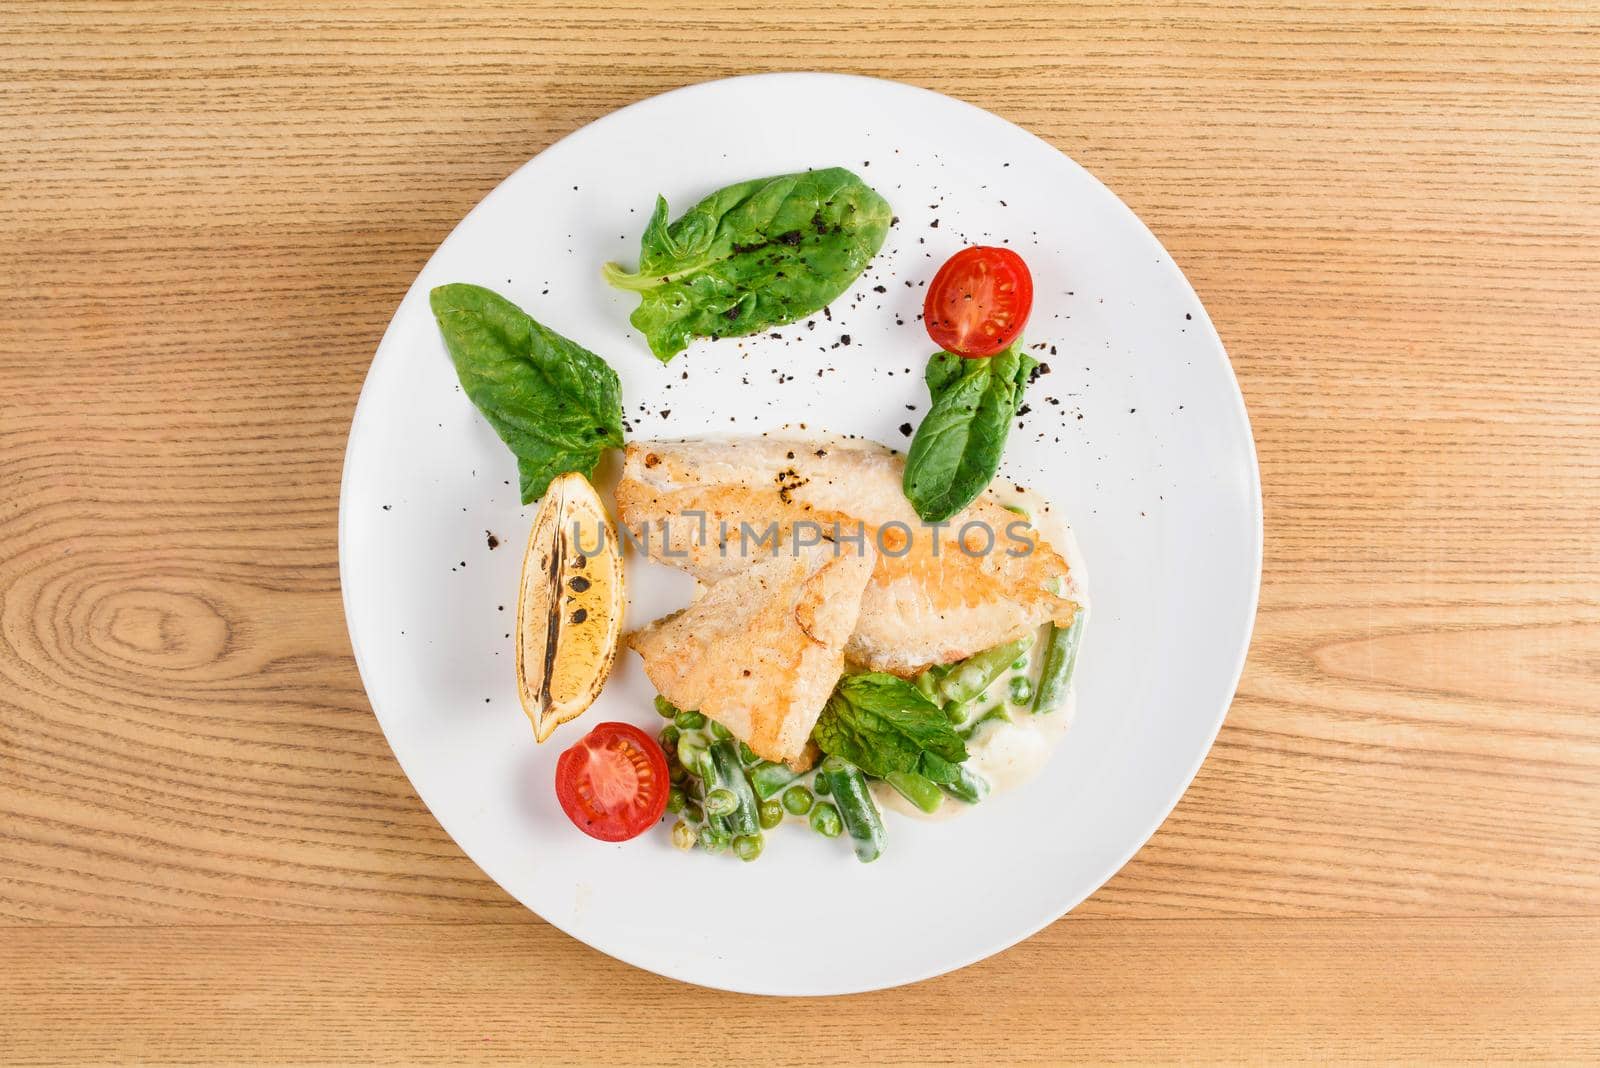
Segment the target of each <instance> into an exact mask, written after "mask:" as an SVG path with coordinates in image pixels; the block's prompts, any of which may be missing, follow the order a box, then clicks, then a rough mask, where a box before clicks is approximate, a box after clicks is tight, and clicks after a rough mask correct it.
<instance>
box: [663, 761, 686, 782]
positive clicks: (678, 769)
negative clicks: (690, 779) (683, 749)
mask: <svg viewBox="0 0 1600 1068" xmlns="http://www.w3.org/2000/svg"><path fill="white" fill-rule="evenodd" d="M688 774H689V771H688V769H687V768H685V767H684V766H683V765H682V764H680V763H678V762H677V761H676V760H674V761H672V762H671V763H669V764H668V765H667V778H669V779H671V780H672V781H673V782H682V781H683V780H684V778H685V777H687V776H688Z"/></svg>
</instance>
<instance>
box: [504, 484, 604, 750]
mask: <svg viewBox="0 0 1600 1068" xmlns="http://www.w3.org/2000/svg"><path fill="white" fill-rule="evenodd" d="M622 606H623V587H622V545H621V543H620V542H619V541H618V540H617V529H616V527H615V526H614V525H613V524H612V522H611V517H610V516H608V515H606V510H605V506H604V505H603V504H601V503H600V496H599V494H597V493H595V491H594V487H593V486H591V485H590V484H589V480H588V479H586V478H584V477H583V476H582V475H580V474H577V473H572V474H566V475H562V476H561V477H560V478H558V479H556V480H555V481H554V482H552V483H550V488H549V489H548V490H547V491H546V492H545V495H544V500H543V501H542V502H540V504H539V513H538V515H536V516H535V517H534V520H533V532H532V533H531V534H529V535H528V552H527V554H526V555H525V556H524V557H523V558H522V589H521V591H520V592H519V593H518V596H517V695H518V696H519V697H521V698H522V708H523V711H525V712H527V713H528V718H529V719H530V720H532V721H533V733H534V736H535V737H537V738H538V739H539V741H541V742H542V741H544V740H545V739H546V738H548V737H550V733H551V732H552V731H554V730H555V729H556V728H557V727H559V726H561V724H563V723H565V722H567V721H568V720H571V719H576V718H577V717H578V716H581V715H583V713H584V711H585V710H586V709H587V708H588V707H589V706H590V705H591V704H593V703H594V699H595V698H596V697H598V696H599V695H600V688H601V687H602V686H604V685H605V681H606V676H607V675H609V674H610V673H611V665H612V662H613V661H614V660H615V659H616V656H617V639H618V637H619V636H620V634H621V632H622Z"/></svg>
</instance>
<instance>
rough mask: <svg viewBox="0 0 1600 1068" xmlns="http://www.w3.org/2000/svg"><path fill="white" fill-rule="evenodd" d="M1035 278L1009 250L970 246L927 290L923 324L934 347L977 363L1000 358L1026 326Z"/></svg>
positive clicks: (954, 259) (954, 258) (1031, 308)
mask: <svg viewBox="0 0 1600 1068" xmlns="http://www.w3.org/2000/svg"><path fill="white" fill-rule="evenodd" d="M1032 310H1033V275H1031V274H1029V273H1028V265H1027V264H1026V263H1023V262H1022V257H1021V256H1019V255H1017V254H1016V253H1015V252H1012V251H1011V250H1010V249H1008V248H995V247H994V246H992V245H974V246H972V247H971V248H964V249H962V250H961V251H960V252H957V253H956V254H955V255H954V256H951V257H950V258H949V259H948V260H947V261H945V265H944V266H943V267H940V268H939V273H938V274H936V275H934V276H933V284H932V285H930V286H928V298H927V300H925V301H923V304H922V321H923V323H924V324H925V325H926V326H927V328H928V336H929V337H931V338H933V343H934V344H935V345H938V346H939V347H940V348H942V349H944V350H945V351H947V352H953V353H955V354H956V355H957V356H966V357H968V358H969V359H977V358H979V357H982V356H993V355H994V354H995V353H997V352H1004V351H1005V350H1006V348H1008V347H1009V346H1010V344H1011V343H1012V342H1013V341H1015V340H1016V339H1017V337H1018V335H1020V334H1021V333H1022V328H1023V327H1024V326H1026V325H1027V324H1028V313H1029V312H1031V311H1032Z"/></svg>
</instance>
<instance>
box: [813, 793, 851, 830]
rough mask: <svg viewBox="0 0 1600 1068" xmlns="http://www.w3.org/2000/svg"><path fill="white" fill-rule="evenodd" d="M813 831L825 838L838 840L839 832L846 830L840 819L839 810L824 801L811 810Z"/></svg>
mask: <svg viewBox="0 0 1600 1068" xmlns="http://www.w3.org/2000/svg"><path fill="white" fill-rule="evenodd" d="M811 829H812V830H813V831H816V832H817V833H818V834H820V835H822V837H824V838H837V837H839V832H840V831H842V830H844V823H843V821H841V820H840V819H839V810H838V809H836V808H834V807H833V804H832V803H831V802H828V801H823V802H821V803H820V804H818V805H817V807H816V808H814V809H812V810H811Z"/></svg>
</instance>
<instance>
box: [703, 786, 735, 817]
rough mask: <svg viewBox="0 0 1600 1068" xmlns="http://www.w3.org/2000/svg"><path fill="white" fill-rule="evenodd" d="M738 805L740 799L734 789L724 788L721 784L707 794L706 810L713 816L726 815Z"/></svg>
mask: <svg viewBox="0 0 1600 1068" xmlns="http://www.w3.org/2000/svg"><path fill="white" fill-rule="evenodd" d="M738 807H739V799H738V798H737V797H735V796H734V795H733V791H732V790H724V789H723V788H722V787H720V786H719V787H717V788H716V789H715V790H712V791H711V792H710V793H709V794H706V811H707V812H709V813H711V815H713V816H726V815H727V814H728V813H730V812H732V811H733V810H734V809H736V808H738Z"/></svg>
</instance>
